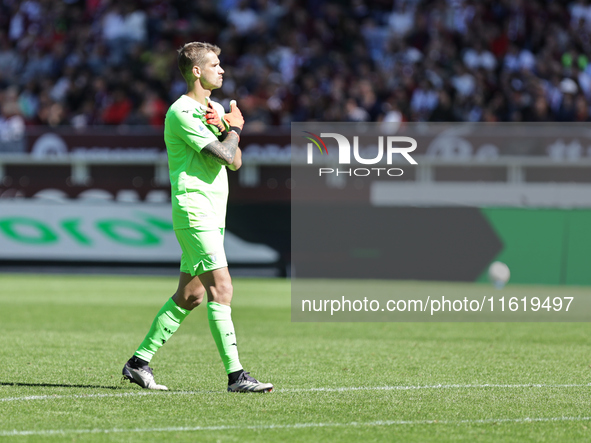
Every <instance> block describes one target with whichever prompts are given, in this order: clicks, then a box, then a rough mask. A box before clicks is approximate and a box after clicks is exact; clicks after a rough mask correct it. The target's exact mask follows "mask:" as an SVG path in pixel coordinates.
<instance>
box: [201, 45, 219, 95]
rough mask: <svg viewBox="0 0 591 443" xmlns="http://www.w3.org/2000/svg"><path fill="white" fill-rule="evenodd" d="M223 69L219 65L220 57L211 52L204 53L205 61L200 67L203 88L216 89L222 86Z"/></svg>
mask: <svg viewBox="0 0 591 443" xmlns="http://www.w3.org/2000/svg"><path fill="white" fill-rule="evenodd" d="M223 74H224V70H223V69H222V67H221V66H220V59H219V58H218V56H217V55H215V54H214V53H213V52H208V53H207V54H206V55H205V63H203V67H202V68H201V77H200V78H199V80H200V81H201V85H202V86H203V89H209V90H212V89H218V88H221V87H222V82H223V81H224V79H223Z"/></svg>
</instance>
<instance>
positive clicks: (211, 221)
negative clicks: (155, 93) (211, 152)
mask: <svg viewBox="0 0 591 443" xmlns="http://www.w3.org/2000/svg"><path fill="white" fill-rule="evenodd" d="M212 104H213V106H214V108H215V109H216V111H217V112H218V114H219V115H220V118H221V117H223V116H224V109H223V107H222V106H221V105H220V104H219V103H215V102H213V101H212ZM206 110H207V108H206V107H205V106H203V105H202V104H201V103H198V102H197V101H195V100H193V99H192V98H190V97H188V96H186V95H182V96H181V97H180V98H179V99H178V100H177V101H175V102H174V103H173V104H172V105H171V107H170V108H169V109H168V112H167V113H166V119H165V121H164V142H165V143H166V150H167V151H168V168H169V171H170V184H171V188H172V189H171V197H172V224H173V227H174V229H187V228H196V229H199V230H203V231H206V230H212V229H218V228H224V227H225V224H226V205H227V202H228V176H227V172H226V167H225V166H223V165H220V164H219V163H218V162H216V161H215V160H214V159H213V158H211V157H208V156H205V155H203V154H202V153H201V150H202V149H203V148H204V147H205V146H207V145H208V144H209V143H211V142H214V141H217V140H218V136H219V135H220V132H219V130H218V128H217V127H215V126H213V125H208V124H207V123H206V121H205V112H206ZM222 121H224V120H223V119H222ZM224 124H225V122H224Z"/></svg>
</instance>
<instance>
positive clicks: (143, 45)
mask: <svg viewBox="0 0 591 443" xmlns="http://www.w3.org/2000/svg"><path fill="white" fill-rule="evenodd" d="M188 41H209V42H212V43H216V44H217V45H219V46H220V47H221V48H222V55H221V60H222V67H223V68H224V69H225V70H226V74H225V80H224V85H223V88H222V90H221V91H218V92H216V93H215V97H216V99H218V100H221V101H223V100H225V99H228V98H237V99H238V102H239V106H240V107H241V109H242V112H243V113H244V115H245V118H246V119H247V121H248V122H249V125H248V128H249V129H250V130H251V131H258V130H264V129H265V128H266V127H268V126H274V125H286V124H288V123H290V122H291V121H311V120H325V121H384V120H385V121H400V120H407V121H538V122H543V121H589V119H590V118H589V103H590V99H591V63H590V60H589V58H588V56H587V55H586V54H589V53H591V5H589V3H588V0H576V1H571V2H562V1H552V0H527V1H526V0H500V1H486V0H482V1H480V0H433V1H429V0H406V1H405V0H394V1H392V0H384V1H380V0H377V1H364V0H349V1H347V0H341V1H330V0H309V1H307V2H300V1H289V0H286V1H274V0H250V1H248V0H247V1H244V0H242V1H239V0H221V1H218V2H212V1H209V0H193V1H185V0H172V1H164V0H125V1H110V0H0V103H2V107H1V111H2V115H1V117H0V121H4V122H5V123H6V122H8V121H9V120H11V118H12V119H13V118H14V116H20V117H18V119H22V120H23V121H24V122H25V123H26V124H28V125H50V126H59V125H73V126H75V127H84V126H88V125H96V124H106V125H121V124H128V125H140V124H141V125H153V126H158V125H162V124H163V119H164V115H165V113H166V110H167V108H168V106H169V104H170V103H172V101H174V100H175V99H176V98H177V97H178V96H179V95H180V94H182V93H183V92H184V91H185V84H184V81H183V80H182V78H181V77H180V75H179V74H178V69H177V67H176V52H175V50H176V49H177V48H178V47H180V46H181V45H182V44H183V43H185V42H188ZM12 121H13V123H14V119H13V120H12Z"/></svg>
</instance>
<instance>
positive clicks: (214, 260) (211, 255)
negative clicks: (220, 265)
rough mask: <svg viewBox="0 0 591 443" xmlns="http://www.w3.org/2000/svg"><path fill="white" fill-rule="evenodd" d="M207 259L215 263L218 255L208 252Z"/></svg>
mask: <svg viewBox="0 0 591 443" xmlns="http://www.w3.org/2000/svg"><path fill="white" fill-rule="evenodd" d="M209 259H210V260H211V262H212V263H215V262H216V261H217V260H218V257H217V255H215V254H209Z"/></svg>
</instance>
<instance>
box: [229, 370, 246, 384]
mask: <svg viewBox="0 0 591 443" xmlns="http://www.w3.org/2000/svg"><path fill="white" fill-rule="evenodd" d="M243 372H244V369H240V370H239V371H236V372H230V373H229V374H228V384H229V385H232V384H234V383H236V381H238V378H240V375H241V374H242V373H243Z"/></svg>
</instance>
